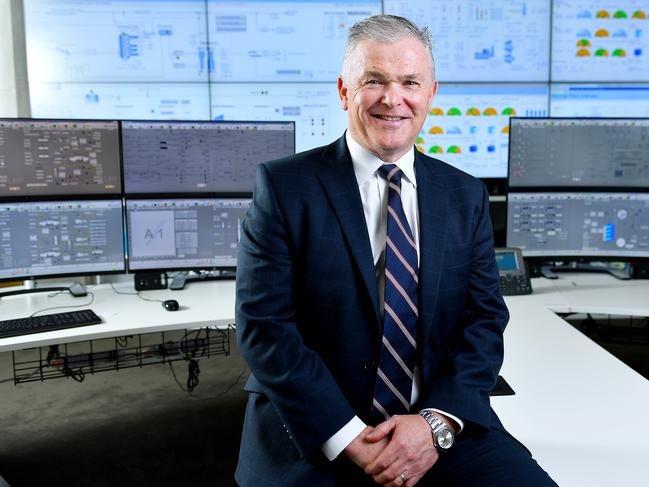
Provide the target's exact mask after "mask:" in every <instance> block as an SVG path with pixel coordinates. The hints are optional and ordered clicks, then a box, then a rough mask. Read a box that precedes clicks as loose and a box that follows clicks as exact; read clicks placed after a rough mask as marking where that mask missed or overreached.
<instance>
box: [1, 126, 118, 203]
mask: <svg viewBox="0 0 649 487" xmlns="http://www.w3.org/2000/svg"><path fill="white" fill-rule="evenodd" d="M2 122H44V123H47V122H52V123H75V122H76V123H116V124H117V158H118V161H117V171H118V176H119V185H120V187H119V188H118V189H117V190H116V191H113V192H111V193H96V192H95V193H84V194H78V195H63V194H52V193H42V194H30V195H27V194H21V195H7V196H0V198H2V201H11V202H18V201H31V200H43V199H51V200H62V199H66V200H70V199H74V200H77V199H80V200H85V199H98V200H104V199H112V198H121V197H122V195H123V194H124V168H123V162H122V122H121V120H118V119H114V118H109V119H98V118H87V119H86V118H29V117H0V123H2Z"/></svg>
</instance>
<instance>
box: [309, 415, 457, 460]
mask: <svg viewBox="0 0 649 487" xmlns="http://www.w3.org/2000/svg"><path fill="white" fill-rule="evenodd" d="M449 416H450V415H449ZM453 419H455V418H453ZM366 426H367V425H366V424H365V423H364V422H363V421H362V420H361V418H359V417H358V416H354V417H353V418H352V419H351V420H350V421H349V423H347V424H346V425H345V426H343V427H342V428H341V429H340V430H338V432H337V433H336V434H334V435H333V436H332V437H331V438H329V439H328V440H327V441H325V442H324V443H323V444H322V446H321V447H320V448H321V449H322V453H324V454H325V456H326V457H327V458H328V459H329V460H335V459H336V457H337V456H338V455H340V452H342V451H343V450H344V449H345V448H346V447H347V445H349V444H350V443H351V442H352V441H354V438H356V437H357V436H358V435H359V434H360V433H361V431H363V430H364V429H365V427H366Z"/></svg>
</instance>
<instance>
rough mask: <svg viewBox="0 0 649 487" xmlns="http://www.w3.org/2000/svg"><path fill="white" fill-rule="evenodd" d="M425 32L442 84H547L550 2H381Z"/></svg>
mask: <svg viewBox="0 0 649 487" xmlns="http://www.w3.org/2000/svg"><path fill="white" fill-rule="evenodd" d="M383 10H384V13H386V14H394V15H400V16H403V17H407V18H409V19H412V20H414V21H415V22H417V24H418V25H419V26H420V27H424V26H425V27H428V28H429V30H430V32H431V34H432V36H433V45H434V48H435V72H436V74H437V76H438V78H439V79H440V80H441V81H458V82H463V81H469V82H471V81H488V82H494V81H505V82H511V81H548V79H549V74H550V73H549V71H550V11H551V2H550V0H526V1H524V2H503V1H502V0H480V1H476V0H384V2H383Z"/></svg>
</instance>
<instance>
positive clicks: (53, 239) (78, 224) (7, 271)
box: [0, 200, 125, 280]
mask: <svg viewBox="0 0 649 487" xmlns="http://www.w3.org/2000/svg"><path fill="white" fill-rule="evenodd" d="M123 228H124V225H123V219H122V203H121V201H120V200H84V201H56V202H53V201H44V202H16V203H2V204H0V236H1V239H0V248H1V249H2V252H1V255H0V280H19V279H23V278H33V277H52V276H55V275H82V274H101V273H107V272H123V271H124V268H125V265H124V237H123V236H124V231H123Z"/></svg>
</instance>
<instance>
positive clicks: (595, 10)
mask: <svg viewBox="0 0 649 487" xmlns="http://www.w3.org/2000/svg"><path fill="white" fill-rule="evenodd" d="M646 8H647V4H646V2H644V1H643V0H628V1H626V2H610V1H608V0H588V1H580V2H576V1H574V0H554V1H553V2H552V66H551V76H552V81H585V82H599V81H605V82H613V81H625V82H638V81H649V63H647V61H646V56H647V49H648V48H649V37H647V36H646V35H645V29H646V27H645V26H646V23H647V12H646Z"/></svg>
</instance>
